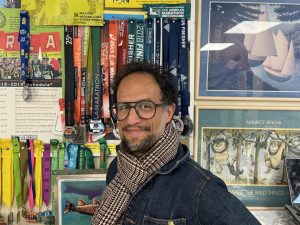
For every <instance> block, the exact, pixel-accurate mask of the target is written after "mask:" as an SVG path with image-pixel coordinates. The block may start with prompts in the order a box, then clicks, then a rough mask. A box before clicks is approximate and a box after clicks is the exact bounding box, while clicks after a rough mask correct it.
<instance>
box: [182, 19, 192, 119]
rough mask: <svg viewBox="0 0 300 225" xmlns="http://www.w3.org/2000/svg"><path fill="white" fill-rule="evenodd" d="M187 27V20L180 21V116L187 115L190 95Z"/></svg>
mask: <svg viewBox="0 0 300 225" xmlns="http://www.w3.org/2000/svg"><path fill="white" fill-rule="evenodd" d="M188 54H189V50H188V26H187V20H186V19H181V20H180V41H179V77H180V96H181V115H182V116H186V115H189V109H188V108H189V106H190V93H189V86H188V85H189V79H188V77H189V74H188Z"/></svg>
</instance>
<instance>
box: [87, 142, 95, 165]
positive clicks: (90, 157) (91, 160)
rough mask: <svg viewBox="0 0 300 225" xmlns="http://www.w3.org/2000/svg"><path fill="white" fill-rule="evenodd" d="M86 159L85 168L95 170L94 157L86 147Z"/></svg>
mask: <svg viewBox="0 0 300 225" xmlns="http://www.w3.org/2000/svg"><path fill="white" fill-rule="evenodd" d="M84 157H85V168H86V169H95V164H94V156H93V152H92V150H91V149H89V148H88V147H86V146H84Z"/></svg>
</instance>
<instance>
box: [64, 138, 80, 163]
mask: <svg viewBox="0 0 300 225" xmlns="http://www.w3.org/2000/svg"><path fill="white" fill-rule="evenodd" d="M78 150H79V145H77V144H72V143H67V146H66V148H65V154H64V168H66V169H76V168H77V157H78Z"/></svg>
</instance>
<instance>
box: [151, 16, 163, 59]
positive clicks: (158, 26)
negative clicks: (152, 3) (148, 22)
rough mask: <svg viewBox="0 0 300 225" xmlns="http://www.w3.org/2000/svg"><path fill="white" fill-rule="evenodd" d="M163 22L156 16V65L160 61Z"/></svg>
mask: <svg viewBox="0 0 300 225" xmlns="http://www.w3.org/2000/svg"><path fill="white" fill-rule="evenodd" d="M160 39H161V22H160V19H156V18H154V41H153V42H154V62H155V64H156V65H161V63H160V54H161V51H160V43H161V40H160Z"/></svg>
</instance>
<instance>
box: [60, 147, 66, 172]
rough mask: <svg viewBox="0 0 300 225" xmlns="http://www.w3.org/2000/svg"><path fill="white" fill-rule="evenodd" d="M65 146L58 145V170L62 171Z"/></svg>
mask: <svg viewBox="0 0 300 225" xmlns="http://www.w3.org/2000/svg"><path fill="white" fill-rule="evenodd" d="M64 155H65V144H64V143H59V144H58V170H64Z"/></svg>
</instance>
